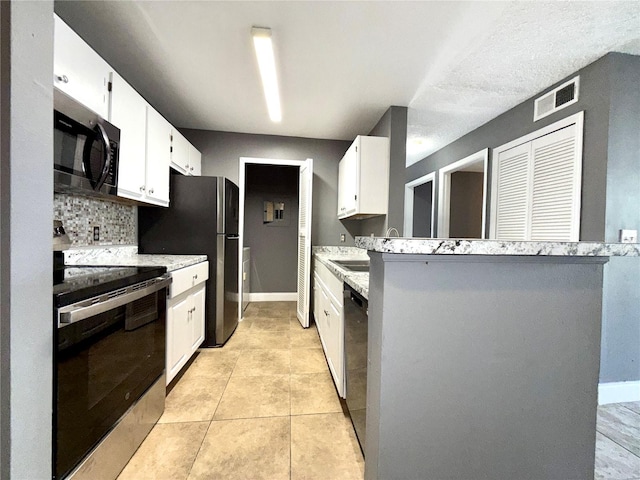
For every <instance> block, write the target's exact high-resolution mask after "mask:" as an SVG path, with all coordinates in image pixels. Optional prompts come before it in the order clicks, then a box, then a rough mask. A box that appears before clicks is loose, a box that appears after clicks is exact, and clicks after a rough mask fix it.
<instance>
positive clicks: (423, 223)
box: [413, 182, 433, 238]
mask: <svg viewBox="0 0 640 480" xmlns="http://www.w3.org/2000/svg"><path fill="white" fill-rule="evenodd" d="M432 189H433V182H427V183H423V184H422V185H418V186H417V187H415V188H414V189H413V236H414V237H425V238H428V237H430V236H431V195H432Z"/></svg>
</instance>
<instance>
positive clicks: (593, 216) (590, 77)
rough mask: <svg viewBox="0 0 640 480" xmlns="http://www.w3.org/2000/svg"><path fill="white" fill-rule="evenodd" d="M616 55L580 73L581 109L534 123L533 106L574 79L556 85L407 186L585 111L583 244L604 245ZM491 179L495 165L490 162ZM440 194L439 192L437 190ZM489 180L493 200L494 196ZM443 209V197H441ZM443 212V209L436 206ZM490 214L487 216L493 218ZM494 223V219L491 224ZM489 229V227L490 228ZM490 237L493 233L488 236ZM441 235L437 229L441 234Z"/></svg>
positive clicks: (450, 148)
mask: <svg viewBox="0 0 640 480" xmlns="http://www.w3.org/2000/svg"><path fill="white" fill-rule="evenodd" d="M611 60H612V59H611V55H607V56H605V57H603V58H601V59H600V60H598V61H596V62H594V63H592V64H591V65H588V66H587V67H585V68H583V69H582V70H580V71H578V72H577V74H579V75H580V98H579V101H578V102H576V103H575V104H573V105H571V106H569V107H567V108H565V109H564V110H561V111H559V112H556V113H554V114H552V115H549V116H548V117H545V118H543V119H542V120H539V121H537V122H535V123H534V122H533V102H534V100H535V99H536V98H538V97H539V96H540V95H541V94H543V93H545V92H547V91H549V90H551V89H553V88H554V87H555V86H556V85H559V84H560V83H562V82H564V81H566V80H567V79H569V78H573V77H574V76H575V75H576V74H572V75H570V76H569V77H567V78H566V79H563V80H560V81H559V82H558V83H557V84H556V85H552V86H550V87H549V88H548V89H546V90H544V91H542V92H540V94H537V95H535V96H534V97H532V98H531V99H529V100H527V101H525V102H523V103H521V104H520V105H517V106H516V107H514V108H512V109H511V110H509V111H507V112H505V113H503V114H502V115H500V116H498V117H496V118H494V119H493V120H491V121H490V122H488V123H486V124H485V125H482V126H481V127H479V128H477V129H476V130H474V131H472V132H470V133H468V134H467V135H465V136H463V137H461V138H460V139H458V140H456V141H454V142H452V143H450V144H449V145H447V146H446V147H444V148H442V149H440V150H438V151H437V152H435V153H433V154H432V155H430V156H428V157H426V158H425V159H423V160H420V161H419V162H417V163H415V164H413V165H411V166H409V167H408V168H407V181H411V180H414V179H416V178H419V177H421V176H423V175H426V174H428V173H431V172H434V171H437V170H438V169H440V168H442V167H444V166H446V165H449V164H451V163H453V162H455V161H456V160H460V159H462V158H464V157H467V156H469V155H471V154H473V153H475V152H477V151H479V150H481V149H483V148H487V147H489V148H496V147H499V146H500V145H503V144H505V143H507V142H510V141H511V140H515V139H516V138H518V137H521V136H523V135H526V134H528V133H532V132H534V131H536V130H539V129H541V128H543V127H545V126H547V125H550V124H552V123H554V122H557V121H558V120H560V119H562V118H565V117H568V116H569V115H573V114H574V113H577V112H580V111H582V110H584V111H585V112H586V113H585V121H584V146H583V164H582V213H581V222H580V239H581V240H594V241H602V240H604V218H605V185H606V170H607V168H606V167H607V165H606V158H607V135H608V123H609V74H608V72H609V67H610V63H609V62H610V61H611ZM489 163H490V164H489V177H490V176H491V162H489ZM436 188H438V187H437V186H436ZM490 190H491V179H490V178H489V191H488V192H487V193H488V197H487V198H490V195H491V192H490ZM436 203H437V195H436ZM436 211H437V206H436ZM489 216H490V214H489V215H488V216H487V217H489ZM487 222H489V218H487ZM487 225H489V223H487ZM487 231H488V230H487ZM436 233H437V228H436Z"/></svg>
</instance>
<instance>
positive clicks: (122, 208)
mask: <svg viewBox="0 0 640 480" xmlns="http://www.w3.org/2000/svg"><path fill="white" fill-rule="evenodd" d="M53 218H54V219H55V220H61V221H62V225H64V228H65V230H66V232H67V234H68V235H69V238H70V239H71V242H72V245H73V246H74V247H82V246H88V245H137V243H138V238H137V220H138V215H137V208H136V207H135V206H133V205H124V204H120V203H114V202H109V201H106V200H101V199H98V198H90V197H83V196H80V195H70V194H64V193H56V194H54V196H53ZM95 226H97V227H100V240H97V241H94V240H93V227H95Z"/></svg>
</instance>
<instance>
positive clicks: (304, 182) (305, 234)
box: [296, 158, 313, 328]
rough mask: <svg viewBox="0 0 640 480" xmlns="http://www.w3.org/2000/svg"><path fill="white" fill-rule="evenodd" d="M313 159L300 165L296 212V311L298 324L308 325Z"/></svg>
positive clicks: (306, 326)
mask: <svg viewBox="0 0 640 480" xmlns="http://www.w3.org/2000/svg"><path fill="white" fill-rule="evenodd" d="M312 186H313V159H311V158H308V159H307V160H306V162H305V164H304V165H302V166H301V167H300V190H299V191H300V202H299V212H298V292H297V293H298V300H297V306H296V312H297V317H298V320H299V321H300V324H301V325H302V326H303V327H304V328H308V327H309V316H310V315H309V296H310V289H311V285H310V284H311V212H312V208H311V199H312Z"/></svg>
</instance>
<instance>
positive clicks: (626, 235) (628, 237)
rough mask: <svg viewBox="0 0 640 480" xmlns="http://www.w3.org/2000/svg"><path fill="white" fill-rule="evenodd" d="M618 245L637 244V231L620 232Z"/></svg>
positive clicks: (624, 230) (623, 230)
mask: <svg viewBox="0 0 640 480" xmlns="http://www.w3.org/2000/svg"><path fill="white" fill-rule="evenodd" d="M620 243H638V230H626V229H622V230H620Z"/></svg>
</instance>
